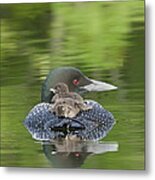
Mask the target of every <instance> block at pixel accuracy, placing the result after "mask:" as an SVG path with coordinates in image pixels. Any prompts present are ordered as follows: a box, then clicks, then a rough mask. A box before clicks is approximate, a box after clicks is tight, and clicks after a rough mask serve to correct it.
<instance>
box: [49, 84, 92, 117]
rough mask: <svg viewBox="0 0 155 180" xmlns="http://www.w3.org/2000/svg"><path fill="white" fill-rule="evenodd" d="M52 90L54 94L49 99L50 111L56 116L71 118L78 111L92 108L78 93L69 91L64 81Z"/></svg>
mask: <svg viewBox="0 0 155 180" xmlns="http://www.w3.org/2000/svg"><path fill="white" fill-rule="evenodd" d="M52 91H53V92H54V93H55V95H54V97H53V98H52V100H51V102H52V103H53V104H52V108H51V111H53V112H54V113H55V114H56V115H57V116H61V117H69V118H73V117H75V116H76V115H77V114H78V113H79V112H80V111H86V110H89V109H92V107H90V106H87V105H86V104H85V103H84V101H83V98H82V97H81V96H80V95H79V94H77V93H74V92H69V89H68V86H67V85H66V84H64V83H58V84H57V85H56V86H55V88H54V89H52Z"/></svg>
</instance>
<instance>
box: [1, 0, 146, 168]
mask: <svg viewBox="0 0 155 180" xmlns="http://www.w3.org/2000/svg"><path fill="white" fill-rule="evenodd" d="M1 12H2V20H1V23H2V26H1V37H2V39H1V154H2V157H1V165H2V166H21V167H58V166H59V167H60V165H62V166H63V162H62V159H63V158H64V159H65V160H66V159H68V161H69V162H70V159H69V158H70V157H72V158H71V159H72V160H73V161H72V163H73V164H74V162H75V164H76V165H77V163H76V160H75V159H74V158H73V156H72V155H71V156H69V154H72V153H73V154H74V155H75V157H76V158H77V159H78V158H79V157H83V159H81V161H80V162H81V164H79V165H77V166H78V167H80V168H96V169H144V126H145V122H144V19H143V13H144V12H143V1H135V2H132V1H129V2H124V3H123V2H98V3H97V2H96V3H95V2H91V3H90V2H89V3H54V4H46V3H45V4H33V5H32V4H27V5H24V4H22V5H21V4H18V5H1ZM73 12H74V13H73ZM59 66H73V67H77V68H79V69H80V70H81V71H82V72H83V73H84V74H86V75H87V76H88V77H90V78H93V79H96V80H101V81H105V82H109V83H111V84H113V85H116V86H118V90H117V91H111V92H98V93H89V94H86V95H85V96H84V97H85V98H87V99H93V100H95V101H97V102H99V103H100V104H102V106H104V108H106V109H107V110H109V111H110V112H112V113H113V115H114V117H115V119H116V124H115V126H114V128H113V129H112V131H110V133H109V134H108V136H107V137H105V138H104V139H103V140H102V141H101V142H98V143H96V144H95V147H99V148H98V149H95V150H92V148H91V150H90V148H89V147H92V146H93V147H94V144H93V143H92V142H89V143H84V144H83V143H81V146H82V147H79V146H75V145H74V146H72V147H79V148H83V147H84V150H83V151H80V153H82V155H81V154H78V153H77V154H75V152H77V151H73V152H72V151H71V149H72V148H68V150H69V152H68V150H66V152H67V155H66V153H65V155H64V154H63V155H60V156H58V157H57V159H56V161H54V160H53V159H52V160H53V161H52V160H51V152H53V148H55V146H56V147H57V146H58V143H57V142H56V144H54V145H52V144H41V143H40V142H39V143H38V142H36V141H35V140H33V139H32V138H31V135H30V134H29V133H28V131H27V130H26V129H25V127H24V126H23V124H22V122H23V120H24V118H25V117H26V115H27V113H28V112H29V110H30V109H31V108H32V107H33V106H34V105H35V104H37V103H39V102H40V92H41V85H42V83H43V80H44V79H45V77H46V75H47V74H48V72H49V71H50V70H51V69H54V68H56V67H59ZM92 144H93V145H92ZM109 144H110V145H111V146H110V147H112V148H113V149H112V150H111V151H109V149H108V150H107V146H108V147H109ZM63 147H65V148H66V145H64V146H63ZM67 147H68V146H67ZM69 147H70V146H69ZM73 149H74V148H73ZM88 149H89V150H88ZM104 149H106V150H105V151H104ZM57 150H58V153H57V154H61V152H59V148H58V149H57ZM99 150H100V151H99ZM78 151H79V149H78ZM98 151H99V152H100V153H97V152H98ZM47 152H50V153H49V154H50V155H49V156H48V153H47ZM53 155H54V152H53ZM52 157H53V156H52ZM59 157H61V158H59ZM58 159H59V161H58ZM79 159H80V158H79ZM51 161H52V162H51ZM55 162H58V164H55ZM59 162H60V163H59Z"/></svg>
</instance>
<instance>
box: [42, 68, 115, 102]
mask: <svg viewBox="0 0 155 180" xmlns="http://www.w3.org/2000/svg"><path fill="white" fill-rule="evenodd" d="M58 82H62V83H65V84H66V85H67V86H68V88H69V91H71V92H77V93H79V94H81V93H83V92H90V91H109V90H114V89H117V87H116V86H113V85H111V84H108V83H105V82H101V81H96V80H94V79H90V78H88V77H87V76H85V75H84V74H83V73H82V72H81V71H80V70H79V69H77V68H74V67H60V68H57V69H55V70H53V71H50V73H49V74H48V75H47V78H46V80H45V81H44V83H43V86H42V92H41V101H42V102H50V100H51V98H52V96H53V94H52V93H51V92H50V88H54V87H55V85H56V84H57V83H58Z"/></svg>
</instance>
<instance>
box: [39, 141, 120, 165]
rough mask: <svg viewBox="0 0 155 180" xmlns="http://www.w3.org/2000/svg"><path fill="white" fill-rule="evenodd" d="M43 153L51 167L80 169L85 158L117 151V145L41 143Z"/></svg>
mask: <svg viewBox="0 0 155 180" xmlns="http://www.w3.org/2000/svg"><path fill="white" fill-rule="evenodd" d="M42 146H43V152H44V153H45V156H46V157H47V159H48V160H49V161H50V163H51V164H52V167H59V168H76V167H80V166H81V165H82V164H83V163H84V161H85V160H86V158H87V156H89V155H93V154H103V153H106V152H115V151H118V143H116V142H115V143H114V142H113V143H111V142H94V141H75V140H69V139H67V140H60V141H59V140H57V141H52V142H48V143H47V142H46V143H43V145H42Z"/></svg>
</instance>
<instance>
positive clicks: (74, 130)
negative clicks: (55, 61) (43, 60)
mask: <svg viewBox="0 0 155 180" xmlns="http://www.w3.org/2000/svg"><path fill="white" fill-rule="evenodd" d="M60 82H61V83H65V84H66V85H67V86H68V89H69V92H76V93H78V94H82V93H86V92H91V91H108V90H115V89H117V87H116V86H113V85H111V84H108V83H105V82H101V81H97V80H94V79H90V78H88V77H87V76H85V75H84V74H83V73H82V72H81V71H80V70H79V69H77V68H74V67H60V68H57V69H54V70H52V71H51V72H49V74H48V75H47V77H46V79H45V81H44V82H43V86H42V91H41V103H39V104H37V105H35V106H34V107H33V108H32V109H31V110H30V112H29V113H28V115H27V116H26V118H25V120H24V126H25V127H26V128H27V130H28V131H29V133H30V134H31V135H32V137H33V138H34V139H36V140H41V141H51V140H54V139H59V138H66V137H75V136H76V137H79V138H80V139H82V140H93V141H96V140H100V139H102V138H103V137H105V136H106V135H107V134H108V132H109V131H110V130H111V129H112V127H113V126H114V124H115V119H114V117H113V115H112V113H111V112H109V111H107V110H106V109H104V108H103V107H102V106H101V105H100V104H99V103H98V102H96V101H93V100H85V101H84V103H85V105H86V106H88V107H91V109H89V110H88V111H87V110H86V111H80V112H79V113H78V114H77V115H76V116H75V117H59V116H57V115H56V114H55V113H54V112H52V111H49V109H52V98H53V97H54V92H53V91H51V90H52V89H54V87H55V86H56V84H58V83H60Z"/></svg>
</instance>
